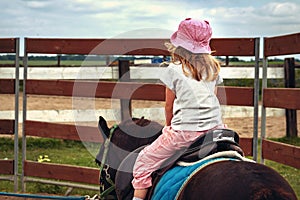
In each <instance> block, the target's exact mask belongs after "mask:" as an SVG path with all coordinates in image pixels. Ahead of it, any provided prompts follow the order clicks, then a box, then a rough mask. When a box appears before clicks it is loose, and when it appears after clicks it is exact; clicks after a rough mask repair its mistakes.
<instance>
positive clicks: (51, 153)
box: [0, 138, 100, 196]
mask: <svg viewBox="0 0 300 200" xmlns="http://www.w3.org/2000/svg"><path fill="white" fill-rule="evenodd" d="M19 141H21V139H20V140H19ZM86 145H89V150H94V152H92V153H90V152H89V151H88V150H87V149H86V147H85V146H84V145H83V144H82V143H81V142H75V141H66V140H59V139H47V138H28V139H27V154H26V157H27V160H32V161H37V159H38V158H39V156H40V155H48V157H49V158H50V159H51V161H50V162H51V163H59V164H70V165H76V166H85V167H93V168H98V166H97V164H96V163H95V162H94V156H92V154H93V155H95V154H96V153H97V151H98V150H99V147H100V146H99V144H86ZM13 146H14V144H13V140H12V139H10V138H0V159H5V158H8V159H13V158H14V154H13V153H14V149H13V148H14V147H13ZM19 149H20V153H19V160H18V161H19V173H20V172H21V142H19ZM19 186H20V184H19ZM13 188H14V186H13V182H11V181H0V191H2V192H13ZM67 189H68V187H64V186H58V185H51V184H41V183H32V182H28V183H26V192H28V193H32V194H41V193H48V194H57V195H64V193H65V192H66V191H67ZM96 193H97V191H92V190H83V189H78V188H74V189H73V191H72V193H71V195H80V196H81V195H82V196H83V195H90V196H94V195H95V194H96Z"/></svg>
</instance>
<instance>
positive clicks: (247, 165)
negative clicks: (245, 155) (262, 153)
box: [179, 161, 297, 200]
mask: <svg viewBox="0 0 300 200" xmlns="http://www.w3.org/2000/svg"><path fill="white" fill-rule="evenodd" d="M179 199H189V200H198V199H201V200H202V199H203V200H211V199H214V200H219V199H222V200H224V199H225V200H226V199H230V200H240V199H268V200H280V199H284V200H285V199H286V200H294V199H295V200H296V199H297V197H296V195H295V192H294V191H293V189H292V188H291V186H290V185H289V184H288V182H287V181H286V180H285V179H284V178H283V177H281V176H280V175H279V174H278V173H277V172H276V171H274V170H273V169H271V168H269V167H267V166H264V165H261V164H257V163H251V162H241V161H223V162H219V163H214V164H211V165H209V166H208V167H205V168H203V169H202V170H200V171H199V172H197V173H196V174H195V175H194V176H193V177H191V179H189V181H188V183H187V184H186V185H185V187H184V188H183V190H182V192H181V193H180V195H179Z"/></svg>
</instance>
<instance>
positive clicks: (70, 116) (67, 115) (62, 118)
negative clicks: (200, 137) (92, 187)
mask: <svg viewBox="0 0 300 200" xmlns="http://www.w3.org/2000/svg"><path fill="white" fill-rule="evenodd" d="M259 109H261V107H259ZM222 113H223V117H224V118H235V117H237V118H240V117H253V108H252V107H244V106H222ZM259 113H261V112H259ZM284 113H285V111H284V109H278V108H267V116H268V117H270V116H274V117H280V116H284ZM100 115H101V116H103V117H104V118H105V119H106V120H108V121H120V117H119V116H120V112H119V110H118V109H100V110H27V119H28V120H36V121H45V122H75V121H76V122H95V121H98V117H99V116H100ZM22 116H23V114H22V111H21V112H20V114H19V122H22ZM132 116H133V117H142V116H144V117H145V118H147V119H151V120H157V121H164V120H165V114H164V108H162V107H155V108H154V107H151V108H135V109H133V110H132ZM0 119H14V111H0Z"/></svg>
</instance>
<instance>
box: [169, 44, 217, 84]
mask: <svg viewBox="0 0 300 200" xmlns="http://www.w3.org/2000/svg"><path fill="white" fill-rule="evenodd" d="M165 46H166V47H167V48H168V50H169V52H170V53H171V56H172V62H173V63H175V64H178V63H179V64H181V65H182V70H183V73H184V74H185V75H186V76H191V77H193V78H194V79H195V80H197V81H200V80H207V81H213V80H216V79H217V77H218V74H219V72H220V63H219V62H218V61H217V60H216V59H215V58H214V57H213V56H212V55H210V54H195V53H192V52H190V51H188V50H186V49H185V48H182V47H180V46H179V47H175V46H174V45H173V44H171V43H169V42H167V43H165Z"/></svg>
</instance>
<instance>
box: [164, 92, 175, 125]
mask: <svg viewBox="0 0 300 200" xmlns="http://www.w3.org/2000/svg"><path fill="white" fill-rule="evenodd" d="M174 100H175V94H174V92H173V91H172V90H170V89H169V88H168V87H166V104H165V115H166V125H167V126H170V125H171V120H172V118H173V102H174Z"/></svg>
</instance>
